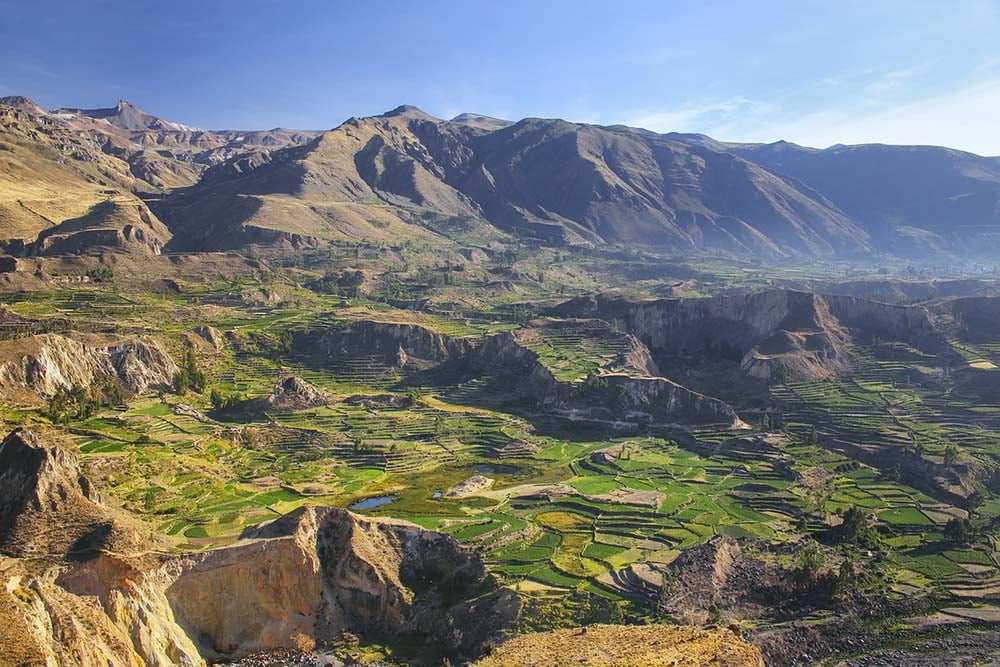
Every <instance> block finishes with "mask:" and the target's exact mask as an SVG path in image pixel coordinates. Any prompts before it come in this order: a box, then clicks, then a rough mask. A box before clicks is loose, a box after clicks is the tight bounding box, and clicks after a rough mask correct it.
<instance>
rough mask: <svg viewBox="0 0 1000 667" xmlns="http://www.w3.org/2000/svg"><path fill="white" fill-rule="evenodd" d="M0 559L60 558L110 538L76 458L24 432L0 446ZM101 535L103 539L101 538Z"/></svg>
mask: <svg viewBox="0 0 1000 667" xmlns="http://www.w3.org/2000/svg"><path fill="white" fill-rule="evenodd" d="M0 489H3V492H2V493H0V553H2V554H4V555H7V556H12V557H18V558H21V557H29V556H31V557H50V556H51V557H55V558H61V557H63V556H66V555H68V554H69V552H71V551H81V550H83V549H85V548H87V547H89V546H94V545H89V544H86V539H87V538H88V537H90V538H93V540H92V541H93V542H94V544H96V545H98V546H99V545H100V544H102V543H103V541H102V539H101V538H102V537H103V538H107V537H110V533H111V529H112V526H113V523H114V522H113V520H112V519H111V517H110V516H109V515H108V514H107V513H106V512H105V511H104V510H103V508H102V507H101V506H100V505H99V502H100V498H99V497H98V495H97V493H96V491H95V490H94V489H93V487H92V486H91V485H90V482H89V481H88V480H87V478H86V477H84V476H83V474H82V473H81V471H80V463H79V461H78V460H77V458H76V456H75V455H74V454H73V453H71V452H70V451H68V450H66V449H63V448H61V447H45V446H43V445H42V444H41V442H40V441H39V439H38V437H37V436H35V435H34V434H33V433H32V432H31V431H28V430H26V429H17V430H15V431H12V432H11V433H10V434H9V435H8V436H7V437H6V438H4V440H3V442H2V443H0ZM102 533H103V536H102Z"/></svg>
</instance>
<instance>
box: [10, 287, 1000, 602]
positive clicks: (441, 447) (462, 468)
mask: <svg viewBox="0 0 1000 667" xmlns="http://www.w3.org/2000/svg"><path fill="white" fill-rule="evenodd" d="M259 289H261V286H259V285H245V284H244V285H216V286H214V287H211V288H209V287H205V288H202V289H189V290H187V291H185V292H182V293H180V294H176V293H167V292H164V293H150V292H147V293H143V294H140V295H129V296H118V295H113V294H109V293H108V292H106V291H102V290H100V289H81V290H76V291H70V290H65V291H53V292H52V293H44V294H34V293H33V294H31V295H13V296H12V297H11V298H9V300H8V301H7V303H8V305H9V306H10V307H11V308H12V309H13V310H14V311H15V312H18V313H20V314H22V315H25V316H36V317H37V316H42V315H46V316H54V315H53V314H71V315H72V318H73V327H74V328H75V329H77V330H84V331H95V332H101V331H113V332H118V333H152V332H154V331H155V332H157V333H158V334H159V336H160V338H161V339H162V340H164V342H165V343H166V345H167V346H168V348H169V349H170V350H171V351H172V352H175V353H177V354H178V355H179V354H180V353H181V352H182V351H183V350H184V349H186V347H187V346H189V345H190V344H191V343H190V340H191V333H190V332H191V331H192V330H194V328H195V327H201V326H211V327H214V328H215V329H217V330H219V331H220V332H223V333H224V335H225V336H226V341H227V342H226V344H225V345H224V346H223V347H222V349H218V350H211V349H207V348H205V347H204V345H202V347H198V348H197V349H198V358H199V363H200V364H201V365H202V367H203V368H204V370H205V371H206V375H207V377H208V381H209V384H210V386H211V387H212V388H213V389H215V390H217V391H219V392H222V393H223V394H234V395H236V396H238V397H240V398H244V399H254V398H260V397H265V396H267V395H269V394H270V393H271V391H272V389H273V388H274V386H275V384H276V383H277V382H278V381H279V380H281V379H282V378H285V377H288V376H290V375H295V376H297V377H299V378H301V379H303V380H305V381H307V382H309V383H311V384H313V385H315V386H316V387H317V388H319V389H321V390H323V391H325V392H327V394H328V395H329V396H330V402H329V404H328V405H325V406H322V407H308V408H303V409H284V408H283V409H271V410H265V411H263V412H260V413H256V414H252V415H246V414H239V415H234V414H229V413H225V412H220V411H218V410H215V409H213V406H212V405H211V402H210V401H209V397H208V392H207V391H206V392H205V393H202V394H197V393H193V392H189V393H188V394H186V395H176V394H174V393H171V392H159V393H151V394H148V395H145V396H142V397H139V398H137V399H136V400H134V401H131V402H130V403H129V404H128V405H127V406H121V407H120V408H117V409H104V410H102V411H101V412H100V413H99V414H98V415H96V416H94V417H92V418H90V419H88V420H85V421H80V422H76V423H73V424H72V425H71V426H70V432H71V433H72V434H73V438H74V440H75V442H76V444H77V445H78V447H79V449H80V452H81V453H82V457H83V460H84V462H85V464H86V466H87V467H88V470H89V471H90V473H91V474H92V475H94V476H95V477H96V478H97V479H98V480H99V481H100V482H101V484H102V486H103V488H105V489H106V490H107V491H108V493H110V494H111V495H112V496H113V497H114V498H115V499H116V501H117V502H119V503H120V504H121V505H122V506H123V507H124V508H126V509H127V510H129V511H130V512H132V513H134V514H135V515H136V516H139V517H141V518H142V519H143V520H144V521H147V522H148V523H149V524H150V525H151V527H153V528H154V529H155V530H156V531H157V532H159V533H160V534H162V535H164V536H165V540H166V547H167V548H171V549H176V550H197V549H203V548H206V547H209V546H214V545H220V544H226V543H229V542H232V541H234V540H236V539H237V538H238V537H239V536H240V534H241V533H242V532H243V531H244V530H246V529H247V528H248V527H250V526H254V525H256V524H259V523H261V522H264V521H267V520H269V519H273V518H276V517H278V516H280V515H282V514H284V513H286V512H288V511H290V510H292V509H294V508H296V507H298V506H300V505H302V504H304V503H321V504H330V505H335V506H340V507H352V506H354V505H356V504H357V503H359V502H360V503H363V504H362V505H361V507H364V508H365V509H359V510H358V511H360V512H363V513H366V514H371V515H382V516H392V517H397V518H402V519H407V520H410V521H413V522H414V523H417V524H419V525H422V526H425V527H427V528H432V529H436V530H440V531H443V532H445V533H447V534H449V535H451V536H453V537H454V538H456V539H457V540H459V541H461V542H463V543H466V544H468V545H471V546H472V547H474V548H475V549H477V550H478V551H479V552H480V553H481V554H482V555H483V557H484V558H485V560H486V561H487V562H488V563H489V565H490V566H491V568H492V569H493V571H494V572H496V573H497V574H498V576H500V577H501V578H502V579H503V581H504V582H505V583H507V584H508V585H510V586H512V587H515V588H517V589H518V590H520V591H521V592H522V593H523V594H525V595H528V596H538V597H540V598H551V597H553V596H557V597H558V596H566V595H571V594H576V593H579V592H581V591H584V592H588V593H591V594H594V595H597V596H600V597H602V598H604V599H606V600H609V601H612V602H614V603H616V604H619V603H620V604H625V603H626V601H627V600H631V602H629V604H632V603H634V600H632V599H631V598H630V595H631V594H632V593H634V588H635V586H634V584H635V582H634V581H626V575H624V574H623V573H624V572H626V571H627V568H629V567H630V566H637V565H638V566H641V565H643V564H650V565H657V566H660V565H666V564H669V563H671V562H672V561H673V560H674V559H676V558H677V557H678V555H679V554H680V553H681V552H682V551H683V550H684V549H687V548H689V547H692V546H695V545H698V544H702V543H705V542H706V541H708V540H710V539H711V538H713V537H714V536H717V535H723V536H732V537H749V538H761V539H764V540H768V541H772V542H791V541H795V540H797V539H799V538H800V536H801V535H802V534H803V533H806V534H811V535H814V536H818V537H822V536H823V535H824V534H825V533H827V532H828V531H830V530H831V528H832V527H834V526H835V525H836V524H837V522H838V521H839V516H840V515H841V514H843V513H844V512H845V511H846V510H848V509H850V508H857V509H861V510H863V511H864V512H866V513H868V514H869V515H871V516H872V517H873V518H874V520H875V521H876V525H877V528H878V530H879V531H880V532H881V534H883V536H884V538H885V543H886V544H887V545H889V547H890V549H891V551H890V554H891V555H890V556H889V558H890V559H891V563H892V566H893V571H894V572H895V574H894V575H893V576H892V579H891V581H890V582H889V584H890V586H891V587H892V589H893V590H895V591H896V592H898V593H900V594H903V593H906V592H911V591H913V590H918V589H926V588H929V587H935V588H936V589H939V590H943V591H948V592H949V593H950V594H951V595H952V596H954V597H955V598H970V599H982V598H984V597H985V598H988V599H992V598H993V597H997V596H1000V575H998V571H997V568H996V562H997V561H996V558H997V554H996V553H995V545H993V544H992V543H988V542H986V541H980V542H977V543H974V544H970V545H967V546H956V545H948V544H947V543H946V542H943V541H942V534H943V530H944V526H945V525H946V524H947V523H948V521H949V520H951V519H953V518H961V517H965V516H967V512H966V510H965V509H961V508H960V507H958V506H957V505H956V504H955V503H954V502H952V501H951V499H949V497H947V494H941V493H935V490H934V489H930V488H926V487H924V486H920V485H919V484H917V485H916V486H915V485H914V484H915V482H914V481H913V480H910V479H908V478H907V476H906V474H905V471H900V470H896V469H894V468H893V465H892V464H886V465H883V464H882V463H881V461H882V460H883V459H880V458H879V457H874V456H873V457H868V458H866V457H865V456H864V455H863V452H862V451H861V450H863V449H864V448H865V447H871V446H877V448H878V451H880V452H885V451H892V450H894V449H898V450H900V451H906V452H911V453H914V455H916V456H919V457H922V458H923V459H925V460H927V461H928V462H931V463H933V464H941V462H942V461H943V460H944V459H945V457H946V456H947V455H948V451H949V447H950V446H955V447H957V448H958V451H959V456H960V457H961V458H962V460H963V461H966V462H968V463H969V464H971V465H984V466H996V462H997V460H1000V404H997V402H996V401H995V399H993V400H991V398H990V396H988V395H980V396H979V400H970V397H969V396H958V395H957V394H955V393H953V389H954V388H953V383H952V384H949V379H948V378H946V377H941V376H939V375H931V374H928V373H927V372H925V370H924V365H925V364H926V360H925V359H923V358H921V356H920V355H919V353H916V352H915V351H913V350H903V351H900V350H898V349H894V350H892V354H891V355H890V354H887V351H886V347H887V345H888V344H886V345H883V346H882V347H871V348H859V349H858V350H856V355H855V356H856V359H857V360H858V361H857V368H856V369H855V371H854V373H853V374H852V375H851V376H850V377H841V378H828V379H823V380H817V381H812V382H799V383H789V384H784V385H778V386H775V387H773V388H772V394H773V399H774V401H775V402H776V403H777V404H778V405H780V406H781V410H782V411H783V418H784V422H785V425H784V426H783V427H782V429H781V430H776V431H773V432H771V431H769V432H764V431H762V430H761V429H760V428H756V429H754V430H752V431H717V430H704V431H697V430H696V431H691V432H688V433H686V434H683V435H679V434H676V433H672V432H668V431H657V430H655V429H652V430H646V431H639V432H636V433H632V434H628V435H622V434H620V433H619V434H615V433H610V434H609V433H605V432H595V433H592V434H590V435H586V434H584V435H581V433H580V430H579V429H573V428H569V427H568V426H567V428H565V429H563V428H562V426H561V425H560V423H559V422H558V421H556V422H553V423H545V424H542V423H541V422H537V423H533V422H531V421H529V420H528V419H526V418H525V417H524V416H518V415H517V414H513V413H511V412H509V411H504V410H501V409H499V408H498V407H497V405H498V403H491V402H490V400H487V399H488V396H491V395H493V396H495V394H496V392H497V391H498V388H497V386H496V385H495V384H491V380H490V378H488V377H485V376H484V377H477V378H473V379H471V380H469V379H464V380H462V381H461V382H456V383H450V382H449V381H448V379H447V378H445V379H444V380H442V381H440V382H430V383H428V382H422V383H419V384H418V385H412V384H408V383H407V382H405V381H404V380H405V377H404V375H405V374H404V373H403V372H402V371H401V370H400V369H397V368H393V367H391V366H389V365H387V364H386V363H385V359H384V358H383V357H382V356H381V355H376V354H372V355H352V356H343V357H339V358H336V359H330V360H328V361H327V362H325V363H323V364H317V363H316V361H315V359H311V358H309V357H308V356H306V355H302V354H297V353H295V352H293V351H291V350H289V349H287V347H282V346H281V345H278V344H272V343H273V342H274V341H280V340H281V338H282V336H283V335H287V333H288V332H289V331H292V330H302V329H303V328H309V329H313V330H315V329H317V328H319V329H324V328H326V329H335V328H338V327H341V326H344V325H346V324H349V323H350V322H352V321H356V320H361V319H373V320H376V321H380V322H400V323H404V322H405V323H419V324H421V325H422V326H425V327H426V328H428V329H429V330H431V331H434V332H435V333H440V334H445V335H449V336H454V337H480V336H483V335H484V334H491V333H497V332H500V331H505V330H511V329H517V328H523V327H525V326H528V327H529V328H531V335H529V336H525V337H524V340H525V345H526V346H528V347H529V348H530V349H531V350H533V351H534V352H536V353H537V354H538V355H539V360H540V361H541V362H542V363H543V364H544V365H545V366H546V367H547V368H548V369H549V370H551V371H552V372H553V374H554V375H555V376H556V377H557V379H559V380H561V381H564V382H579V381H581V380H583V379H584V378H586V377H587V375H588V373H590V372H591V371H593V370H595V369H597V368H599V367H600V366H602V365H604V364H607V363H609V362H610V361H612V360H613V359H615V358H616V357H617V356H619V355H620V354H622V353H623V352H624V351H626V350H627V349H628V339H627V336H626V335H625V334H623V333H621V332H620V331H619V330H618V328H617V327H616V326H615V325H614V324H613V323H599V322H586V323H584V322H581V321H572V320H566V321H562V320H551V321H545V323H544V324H543V325H540V324H536V325H535V326H533V327H532V325H526V324H525V322H524V321H523V318H520V319H517V318H514V317H512V316H510V315H509V313H508V312H507V311H505V310H503V309H489V308H483V309H480V310H465V311H463V312H461V313H456V314H455V315H454V316H452V317H450V316H447V315H444V314H436V315H428V314H426V313H419V312H412V311H407V310H402V309H396V308H393V307H391V306H388V305H386V304H385V303H381V302H374V301H369V300H366V299H365V298H362V297H359V298H353V297H352V298H346V297H342V296H329V295H319V294H315V293H313V292H308V291H307V290H295V289H293V290H290V291H289V292H288V294H286V298H287V303H285V304H281V305H278V306H264V305H262V306H253V307H248V306H247V305H246V299H247V296H246V295H247V293H248V292H251V293H255V291H256V290H259ZM164 313H169V317H165V316H164ZM109 321H113V322H114V325H113V327H109V325H108V322H109ZM200 344H201V343H199V345H200ZM955 345H956V349H957V350H958V351H959V353H960V354H962V356H963V358H967V359H968V361H969V366H970V367H971V371H974V372H982V373H990V372H994V371H992V370H989V369H987V368H986V366H985V365H984V363H981V362H992V361H993V360H997V361H1000V359H998V358H997V351H998V350H1000V345H998V346H993V347H991V346H989V345H988V344H987V345H983V344H978V346H973V345H972V344H968V343H956V344H955ZM959 348H960V349H959ZM907 355H909V356H907ZM887 357H890V358H887ZM899 358H903V359H906V360H905V361H899V360H898V359H899ZM387 396H388V397H392V400H391V401H389V400H387V399H386V397H387ZM19 415H20V417H19V418H21V419H25V420H29V421H30V420H32V419H37V420H40V419H43V418H42V417H41V416H39V415H37V414H35V413H32V412H30V411H22V412H21V413H19ZM859 452H860V453H859ZM884 460H885V461H891V460H893V459H891V458H884ZM476 474H482V475H485V476H486V477H488V478H490V479H491V480H493V483H492V485H491V486H488V487H487V488H483V489H478V490H476V491H474V492H473V493H471V494H460V493H459V494H456V493H449V490H450V489H453V488H454V487H455V486H456V485H458V484H459V483H461V482H463V481H464V480H466V479H468V478H469V477H472V476H473V475H476ZM918 487H919V488H918ZM373 499H379V501H378V503H376V502H371V503H364V501H365V500H373ZM978 512H979V514H980V516H983V517H986V518H987V519H989V518H993V517H1000V501H997V500H996V499H994V498H993V496H992V495H990V494H988V493H986V494H984V497H983V498H982V502H981V504H980V506H979V508H978ZM651 583H652V584H653V585H654V586H655V585H658V583H659V582H655V581H654V582H651ZM635 609H636V611H635V613H638V614H640V615H641V614H642V613H646V612H649V609H648V607H647V608H642V607H637V608H635ZM642 609H645V610H646V611H645V612H643V611H641V610H642Z"/></svg>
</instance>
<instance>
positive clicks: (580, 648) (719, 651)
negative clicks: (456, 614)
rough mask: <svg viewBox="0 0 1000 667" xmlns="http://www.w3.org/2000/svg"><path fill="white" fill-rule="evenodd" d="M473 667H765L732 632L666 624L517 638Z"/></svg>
mask: <svg viewBox="0 0 1000 667" xmlns="http://www.w3.org/2000/svg"><path fill="white" fill-rule="evenodd" d="M476 665H477V667H561V666H563V665H594V666H596V665H601V666H602V667H604V666H607V667H660V666H664V667H665V666H666V665H673V666H675V667H685V666H687V667H695V666H698V667H744V666H746V667H763V665H764V662H763V660H762V659H761V657H760V650H759V649H758V648H757V647H755V646H752V645H750V644H747V643H746V642H744V641H743V640H742V639H740V638H739V637H738V636H737V635H736V634H735V633H734V632H733V631H731V630H727V629H721V628H719V629H713V630H706V629H701V628H693V627H688V626H669V625H646V626H624V625H592V626H589V627H587V628H586V629H577V628H574V629H570V630H555V631H553V632H541V633H534V634H528V635H520V636H518V637H515V638H514V639H512V640H510V641H509V642H506V643H505V644H503V645H501V646H500V647H499V648H498V649H496V650H495V651H494V652H493V654H492V655H490V656H489V657H486V658H483V659H482V660H480V661H479V662H477V663H476Z"/></svg>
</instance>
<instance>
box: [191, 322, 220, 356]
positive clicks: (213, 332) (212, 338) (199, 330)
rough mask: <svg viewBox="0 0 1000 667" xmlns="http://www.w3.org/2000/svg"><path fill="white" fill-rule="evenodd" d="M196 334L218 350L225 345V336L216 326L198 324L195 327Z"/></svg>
mask: <svg viewBox="0 0 1000 667" xmlns="http://www.w3.org/2000/svg"><path fill="white" fill-rule="evenodd" d="M194 334H195V335H196V336H198V337H199V338H201V339H202V340H203V341H205V342H206V343H208V345H209V346H210V347H211V348H212V349H213V350H215V351H216V352H218V351H219V350H221V349H222V348H223V347H224V346H225V341H226V339H225V337H224V336H223V335H222V332H221V331H219V330H218V329H216V328H215V327H210V326H207V325H202V326H198V327H195V328H194Z"/></svg>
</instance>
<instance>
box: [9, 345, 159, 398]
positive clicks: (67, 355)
mask: <svg viewBox="0 0 1000 667" xmlns="http://www.w3.org/2000/svg"><path fill="white" fill-rule="evenodd" d="M176 371H177V365H176V364H175V363H174V361H173V359H172V358H171V357H170V355H169V354H168V353H167V352H166V350H164V349H163V347H161V346H160V344H159V343H157V342H156V341H155V340H153V339H151V338H146V337H139V338H124V337H118V336H96V335H83V334H80V335H77V336H74V337H72V338H70V337H69V336H64V335H60V334H41V335H38V336H30V337H28V338H21V339H18V340H10V341H2V342H0V395H4V396H6V397H7V398H8V399H10V398H20V399H24V398H25V396H26V395H30V394H33V395H34V396H35V397H36V398H37V397H42V398H47V397H50V396H52V395H54V394H55V393H56V392H57V391H58V390H59V389H63V388H68V387H71V386H73V385H79V386H82V387H89V386H90V385H92V384H93V383H94V382H96V381H99V380H101V379H103V378H110V379H112V380H115V381H117V382H119V383H120V384H121V386H122V387H123V388H124V389H125V390H126V391H128V392H130V393H136V394H137V393H142V392H144V391H146V390H147V389H149V388H151V387H152V388H156V387H162V388H167V387H169V385H170V382H171V380H172V378H173V376H174V373H175V372H176Z"/></svg>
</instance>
